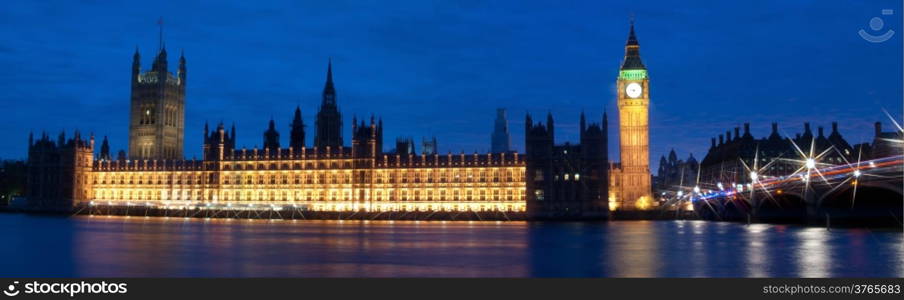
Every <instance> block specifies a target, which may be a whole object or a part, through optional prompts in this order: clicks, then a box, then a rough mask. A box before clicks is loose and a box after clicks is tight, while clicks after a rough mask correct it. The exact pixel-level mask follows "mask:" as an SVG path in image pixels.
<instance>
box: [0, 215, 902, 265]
mask: <svg viewBox="0 0 904 300" xmlns="http://www.w3.org/2000/svg"><path fill="white" fill-rule="evenodd" d="M0 236H2V237H3V240H4V246H3V247H0V258H2V260H0V276H4V277H73V276H91V277H107V276H110V277H116V276H139V277H140V276H166V277H279V276H292V277H295V276H308V277H851V276H852V277H902V276H904V269H902V268H904V267H902V265H904V248H902V247H904V238H902V234H901V232H874V231H869V230H843V229H833V230H831V231H826V230H825V229H823V228H806V227H795V226H781V225H765V224H753V225H749V226H746V225H744V224H733V223H713V222H705V221H658V222H653V221H635V222H609V223H528V222H449V221H446V222H425V221H420V222H418V221H270V220H232V219H184V218H169V219H164V218H140V217H132V218H124V217H76V218H55V217H44V216H27V215H17V214H0Z"/></svg>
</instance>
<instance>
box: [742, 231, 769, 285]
mask: <svg viewBox="0 0 904 300" xmlns="http://www.w3.org/2000/svg"><path fill="white" fill-rule="evenodd" d="M746 229H747V230H746V235H745V236H746V247H745V248H744V250H745V251H744V257H745V258H746V259H745V265H746V266H747V268H746V273H745V274H746V277H769V269H768V262H769V249H768V247H767V245H766V242H767V236H766V235H767V234H769V231H768V229H769V225H765V224H751V225H748V226H747V228H746Z"/></svg>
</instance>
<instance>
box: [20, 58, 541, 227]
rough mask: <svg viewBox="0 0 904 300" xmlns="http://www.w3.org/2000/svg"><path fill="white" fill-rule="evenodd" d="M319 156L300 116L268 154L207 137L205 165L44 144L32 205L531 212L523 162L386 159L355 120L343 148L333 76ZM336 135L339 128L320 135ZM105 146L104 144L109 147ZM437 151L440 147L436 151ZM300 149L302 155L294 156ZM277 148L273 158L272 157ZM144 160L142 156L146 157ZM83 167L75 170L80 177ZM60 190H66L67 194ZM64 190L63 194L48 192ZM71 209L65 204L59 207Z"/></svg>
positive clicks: (35, 156)
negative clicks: (285, 141)
mask: <svg viewBox="0 0 904 300" xmlns="http://www.w3.org/2000/svg"><path fill="white" fill-rule="evenodd" d="M328 74H329V75H328V76H327V83H326V87H325V88H324V95H323V103H322V104H321V113H320V114H318V122H317V127H318V128H317V137H316V138H315V146H314V147H310V148H309V147H305V145H304V140H303V139H304V135H305V133H304V123H303V120H301V114H300V109H296V111H295V119H294V120H293V122H292V125H291V127H290V128H291V134H290V142H289V147H286V148H282V147H280V145H279V132H278V131H277V130H276V127H275V124H274V122H273V121H272V120H271V121H270V123H269V126H268V129H267V130H266V131H264V133H263V140H264V145H266V146H268V147H266V148H264V149H257V148H255V149H236V147H235V141H236V131H235V126H234V125H233V127H232V128H231V130H230V131H227V129H226V128H225V127H224V125H223V124H222V123H221V124H219V125H218V126H217V128H216V129H214V130H212V131H211V130H209V128H208V126H207V125H205V127H204V139H203V140H204V145H203V151H202V152H203V158H202V159H201V160H182V159H143V158H140V159H134V158H130V159H126V158H125V157H119V158H117V159H111V157H110V155H109V147H108V146H105V149H106V150H104V151H102V152H103V153H102V154H101V156H99V157H98V159H96V160H95V158H94V155H93V153H94V142H93V138H92V139H91V141H90V142H86V141H83V140H81V139H80V137H78V136H76V138H74V139H72V140H69V141H64V140H63V137H62V136H61V138H60V142H58V143H54V142H51V141H49V139H48V138H47V137H46V136H44V137H42V139H41V140H39V141H38V142H37V143H31V142H30V147H29V159H30V164H31V165H33V166H36V169H35V172H31V175H33V176H34V178H33V180H32V181H31V182H30V187H31V188H30V189H29V190H30V191H35V193H49V194H47V195H43V194H32V195H30V197H29V198H30V201H32V200H33V201H32V202H30V205H32V206H43V207H46V206H47V205H45V203H44V201H46V202H52V203H53V204H54V205H57V206H61V207H66V206H68V207H69V208H72V207H74V206H80V205H88V206H92V205H96V206H101V205H103V206H111V207H112V206H118V207H124V206H128V207H132V206H139V207H153V208H164V209H184V208H191V209H209V210H219V209H240V208H241V209H248V210H252V209H255V208H256V207H257V208H264V207H270V208H285V207H292V208H297V209H298V210H302V211H327V212H337V211H338V212H342V211H348V212H361V211H363V212H394V211H399V212H517V213H523V212H525V211H526V210H527V205H526V202H525V180H524V172H525V165H526V160H525V159H524V156H522V155H519V154H518V153H514V152H510V153H490V154H476V153H475V154H464V153H461V154H446V155H441V154H437V153H435V151H429V152H430V154H428V153H427V152H425V153H422V154H420V155H417V154H415V153H414V151H413V149H412V151H396V153H393V154H388V153H384V152H383V151H382V149H383V122H382V120H375V119H374V117H371V119H370V122H369V123H365V122H364V121H363V120H362V121H360V123H359V122H358V120H353V121H352V122H353V124H352V140H351V142H352V145H351V147H344V146H343V145H342V141H341V134H339V132H340V131H341V122H340V121H338V118H339V114H338V106H337V105H336V102H335V90H334V89H333V81H332V66H331V65H330V66H329V69H328ZM322 127H332V128H322ZM105 145H106V139H105ZM432 145H433V147H435V140H434V141H433V144H432ZM296 146H298V148H296ZM271 147H275V148H271ZM139 157H143V156H139ZM73 166H76V167H73ZM61 183H63V184H62V185H60V184H61ZM54 186H60V188H59V189H55V188H51V187H54ZM63 199H65V201H61V200H63Z"/></svg>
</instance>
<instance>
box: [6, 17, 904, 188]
mask: <svg viewBox="0 0 904 300" xmlns="http://www.w3.org/2000/svg"><path fill="white" fill-rule="evenodd" d="M108 2H109V1H7V2H5V3H4V9H2V10H0V25H2V26H0V37H2V38H0V91H2V92H0V111H2V112H3V118H4V120H3V122H0V134H2V136H3V137H4V138H3V139H0V157H2V158H25V157H26V150H27V146H26V143H27V137H28V132H29V131H31V130H34V131H35V132H36V134H40V132H41V131H42V130H46V131H48V132H49V133H51V134H52V135H53V136H56V134H58V133H59V132H60V130H63V129H66V130H67V131H69V133H68V134H70V135H71V130H72V129H76V128H78V129H81V130H82V132H83V133H86V134H87V133H89V132H94V133H95V134H96V135H97V136H98V145H99V143H100V140H101V139H102V137H103V136H104V135H108V136H109V137H110V141H111V148H112V149H113V150H114V152H115V151H117V150H119V149H125V148H126V147H127V145H128V144H127V140H128V119H129V116H128V110H129V74H130V67H131V63H132V62H131V59H132V54H133V53H134V51H135V47H136V46H137V47H138V48H139V49H140V51H141V54H142V68H143V69H145V70H146V69H149V68H150V63H151V60H152V58H153V56H155V54H156V51H157V49H158V47H159V46H158V26H157V24H156V23H157V20H158V18H159V17H161V16H162V17H163V18H164V35H165V41H166V48H167V50H168V52H169V54H170V66H171V67H173V68H174V67H175V66H176V65H177V60H176V59H177V58H178V54H179V52H180V51H183V50H184V51H185V56H186V58H187V61H188V87H187V95H186V103H187V104H186V131H185V147H186V149H185V154H186V156H187V157H188V158H191V157H192V156H198V157H199V156H200V152H201V151H200V150H201V134H202V127H203V125H204V122H205V121H210V122H211V123H216V122H219V121H221V120H222V121H224V122H226V123H227V126H228V124H230V123H232V122H236V124H237V129H238V136H239V138H238V142H237V146H239V147H241V146H242V145H244V146H247V147H253V146H255V145H257V146H260V145H261V144H262V137H261V134H262V132H263V131H264V130H265V129H266V125H267V122H268V120H269V119H270V117H271V116H272V117H273V118H274V119H275V120H276V122H277V126H279V129H280V132H281V134H282V143H283V144H286V143H287V141H288V124H289V121H290V119H291V117H292V111H293V110H294V109H295V106H296V105H301V108H302V112H303V117H304V119H305V123H306V124H308V125H309V127H308V130H307V137H308V141H307V144H308V145H311V143H312V140H313V135H314V128H313V124H314V115H315V114H316V110H317V108H318V106H319V103H320V93H321V91H322V89H323V83H324V77H325V72H326V64H327V59H328V58H330V57H332V60H333V71H334V75H335V82H336V88H337V99H338V103H339V106H340V110H341V111H342V113H343V117H344V126H345V127H344V128H345V130H346V132H345V133H344V136H345V138H346V141H345V143H346V145H348V144H350V140H349V139H350V136H351V134H350V132H349V131H350V130H351V129H350V128H351V126H350V122H351V118H352V116H353V115H358V116H359V118H360V117H361V116H370V114H371V113H375V114H377V115H378V116H381V117H382V118H383V120H384V123H385V126H386V127H385V132H384V135H385V144H386V148H387V149H386V150H389V148H391V147H392V145H393V141H394V140H395V137H397V136H412V137H414V138H415V140H416V141H417V142H418V143H419V141H420V138H421V137H422V136H433V135H435V136H436V137H437V138H438V140H439V147H440V151H441V152H442V153H446V152H447V151H453V152H455V153H458V152H460V151H465V152H466V153H472V152H474V151H475V150H476V151H479V152H485V151H487V150H488V149H489V148H490V132H491V130H492V125H493V118H494V115H495V109H496V107H504V108H506V109H508V117H509V126H510V130H511V132H512V144H513V146H514V147H515V148H516V149H517V150H519V151H523V150H524V142H523V138H524V135H523V132H524V115H525V113H526V112H530V113H532V114H533V115H534V116H535V120H536V119H537V118H538V116H539V118H541V119H543V118H544V117H545V114H546V112H547V111H549V110H551V111H552V112H553V114H554V116H555V117H556V125H557V128H556V130H557V131H556V137H557V139H558V140H557V142H559V143H564V142H566V141H571V142H576V141H577V126H578V116H579V114H580V112H581V111H582V110H583V111H585V112H586V113H587V115H588V121H590V122H598V121H599V119H600V115H601V114H602V111H603V109H608V111H609V116H610V121H611V122H612V123H611V126H610V127H611V128H610V145H609V146H610V155H611V156H612V157H617V155H618V143H617V140H618V139H617V131H616V130H615V129H616V127H617V123H615V122H616V121H617V113H616V111H617V110H616V107H615V97H616V92H615V89H614V85H615V79H616V76H617V71H618V67H619V63H620V61H621V60H622V57H623V55H624V43H625V39H626V37H627V33H628V21H629V18H630V15H631V14H634V15H635V19H636V29H637V35H638V38H639V40H640V45H641V50H640V51H641V56H642V57H643V60H644V63H645V64H646V65H647V67H648V69H649V73H650V78H651V102H652V104H651V111H650V114H651V116H650V117H651V128H650V132H651V163H652V164H653V166H652V168H653V170H654V172H655V168H656V167H657V165H658V158H659V156H660V155H663V154H666V153H667V152H668V150H669V149H671V148H674V149H675V150H676V151H677V152H678V154H679V157H681V158H685V157H687V155H688V153H689V152H693V153H694V155H695V156H696V157H697V158H698V159H701V158H702V157H703V156H704V155H705V152H706V150H707V149H708V147H709V140H710V138H711V137H713V136H716V135H718V134H719V133H724V132H725V131H726V130H728V129H730V128H733V127H735V126H741V125H742V123H744V122H750V123H751V127H752V130H753V134H754V136H756V137H762V136H764V135H767V134H768V131H769V123H770V122H779V127H780V129H781V130H782V133H783V134H786V135H792V136H793V135H794V133H796V132H799V131H801V130H802V127H803V122H805V121H810V122H811V123H812V124H813V126H814V133H815V130H816V129H815V127H816V126H825V127H826V128H827V130H828V128H829V127H830V122H832V121H834V120H837V121H839V122H840V127H841V133H842V135H844V136H845V137H846V138H847V139H848V141H849V142H851V143H852V144H854V143H859V142H863V141H868V140H871V139H872V136H873V135H872V128H873V127H872V126H873V125H872V123H873V122H875V121H882V122H883V123H884V125H885V127H886V128H890V127H891V126H892V125H891V123H890V121H889V119H888V117H886V116H885V113H884V112H883V109H884V110H887V111H889V112H890V113H891V115H892V116H893V117H894V118H896V119H897V120H900V119H901V111H902V38H901V34H902V33H904V27H902V26H901V25H902V23H901V19H902V18H901V17H902V13H904V11H902V9H901V1H853V0H852V1H826V0H813V1H698V2H685V1H682V2H680V4H679V3H676V2H674V1H621V2H622V3H607V2H605V1H575V2H570V1H568V2H567V3H560V1H542V2H541V1H506V2H504V3H503V2H501V1H492V2H491V1H442V2H431V1H420V0H415V1H348V2H345V1H285V2H276V1H236V2H235V3H225V2H223V3H221V1H216V2H214V1H211V2H206V3H200V4H198V3H195V4H184V3H182V1H178V2H177V1H171V2H170V1H128V2H124V3H118V4H117V3H108ZM299 2H304V3H299ZM738 2H742V3H738ZM885 8H890V9H893V10H894V15H891V16H883V15H881V10H882V9H885ZM873 17H881V18H882V19H883V20H884V22H885V23H884V27H883V28H882V29H880V30H879V31H872V30H871V28H870V24H869V21H870V19H871V18H873ZM889 28H890V29H892V30H895V31H896V32H897V33H896V34H895V35H894V36H893V38H891V39H890V40H888V41H887V42H884V43H869V42H867V41H865V40H863V39H861V37H860V36H859V35H858V34H857V32H858V30H860V29H865V30H867V31H868V32H871V33H874V34H875V35H879V34H881V33H884V32H885V31H886V30H887V29H889ZM417 147H418V151H420V145H418V146H417ZM98 148H99V147H98Z"/></svg>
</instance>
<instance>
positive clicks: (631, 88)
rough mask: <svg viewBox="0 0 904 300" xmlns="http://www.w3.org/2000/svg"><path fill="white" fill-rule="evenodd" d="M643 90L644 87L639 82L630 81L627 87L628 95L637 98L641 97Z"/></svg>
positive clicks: (626, 92)
mask: <svg viewBox="0 0 904 300" xmlns="http://www.w3.org/2000/svg"><path fill="white" fill-rule="evenodd" d="M641 92H643V88H642V87H641V86H640V84H637V82H632V83H629V84H628V86H627V87H625V94H628V97H631V98H637V97H640V94H641Z"/></svg>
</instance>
